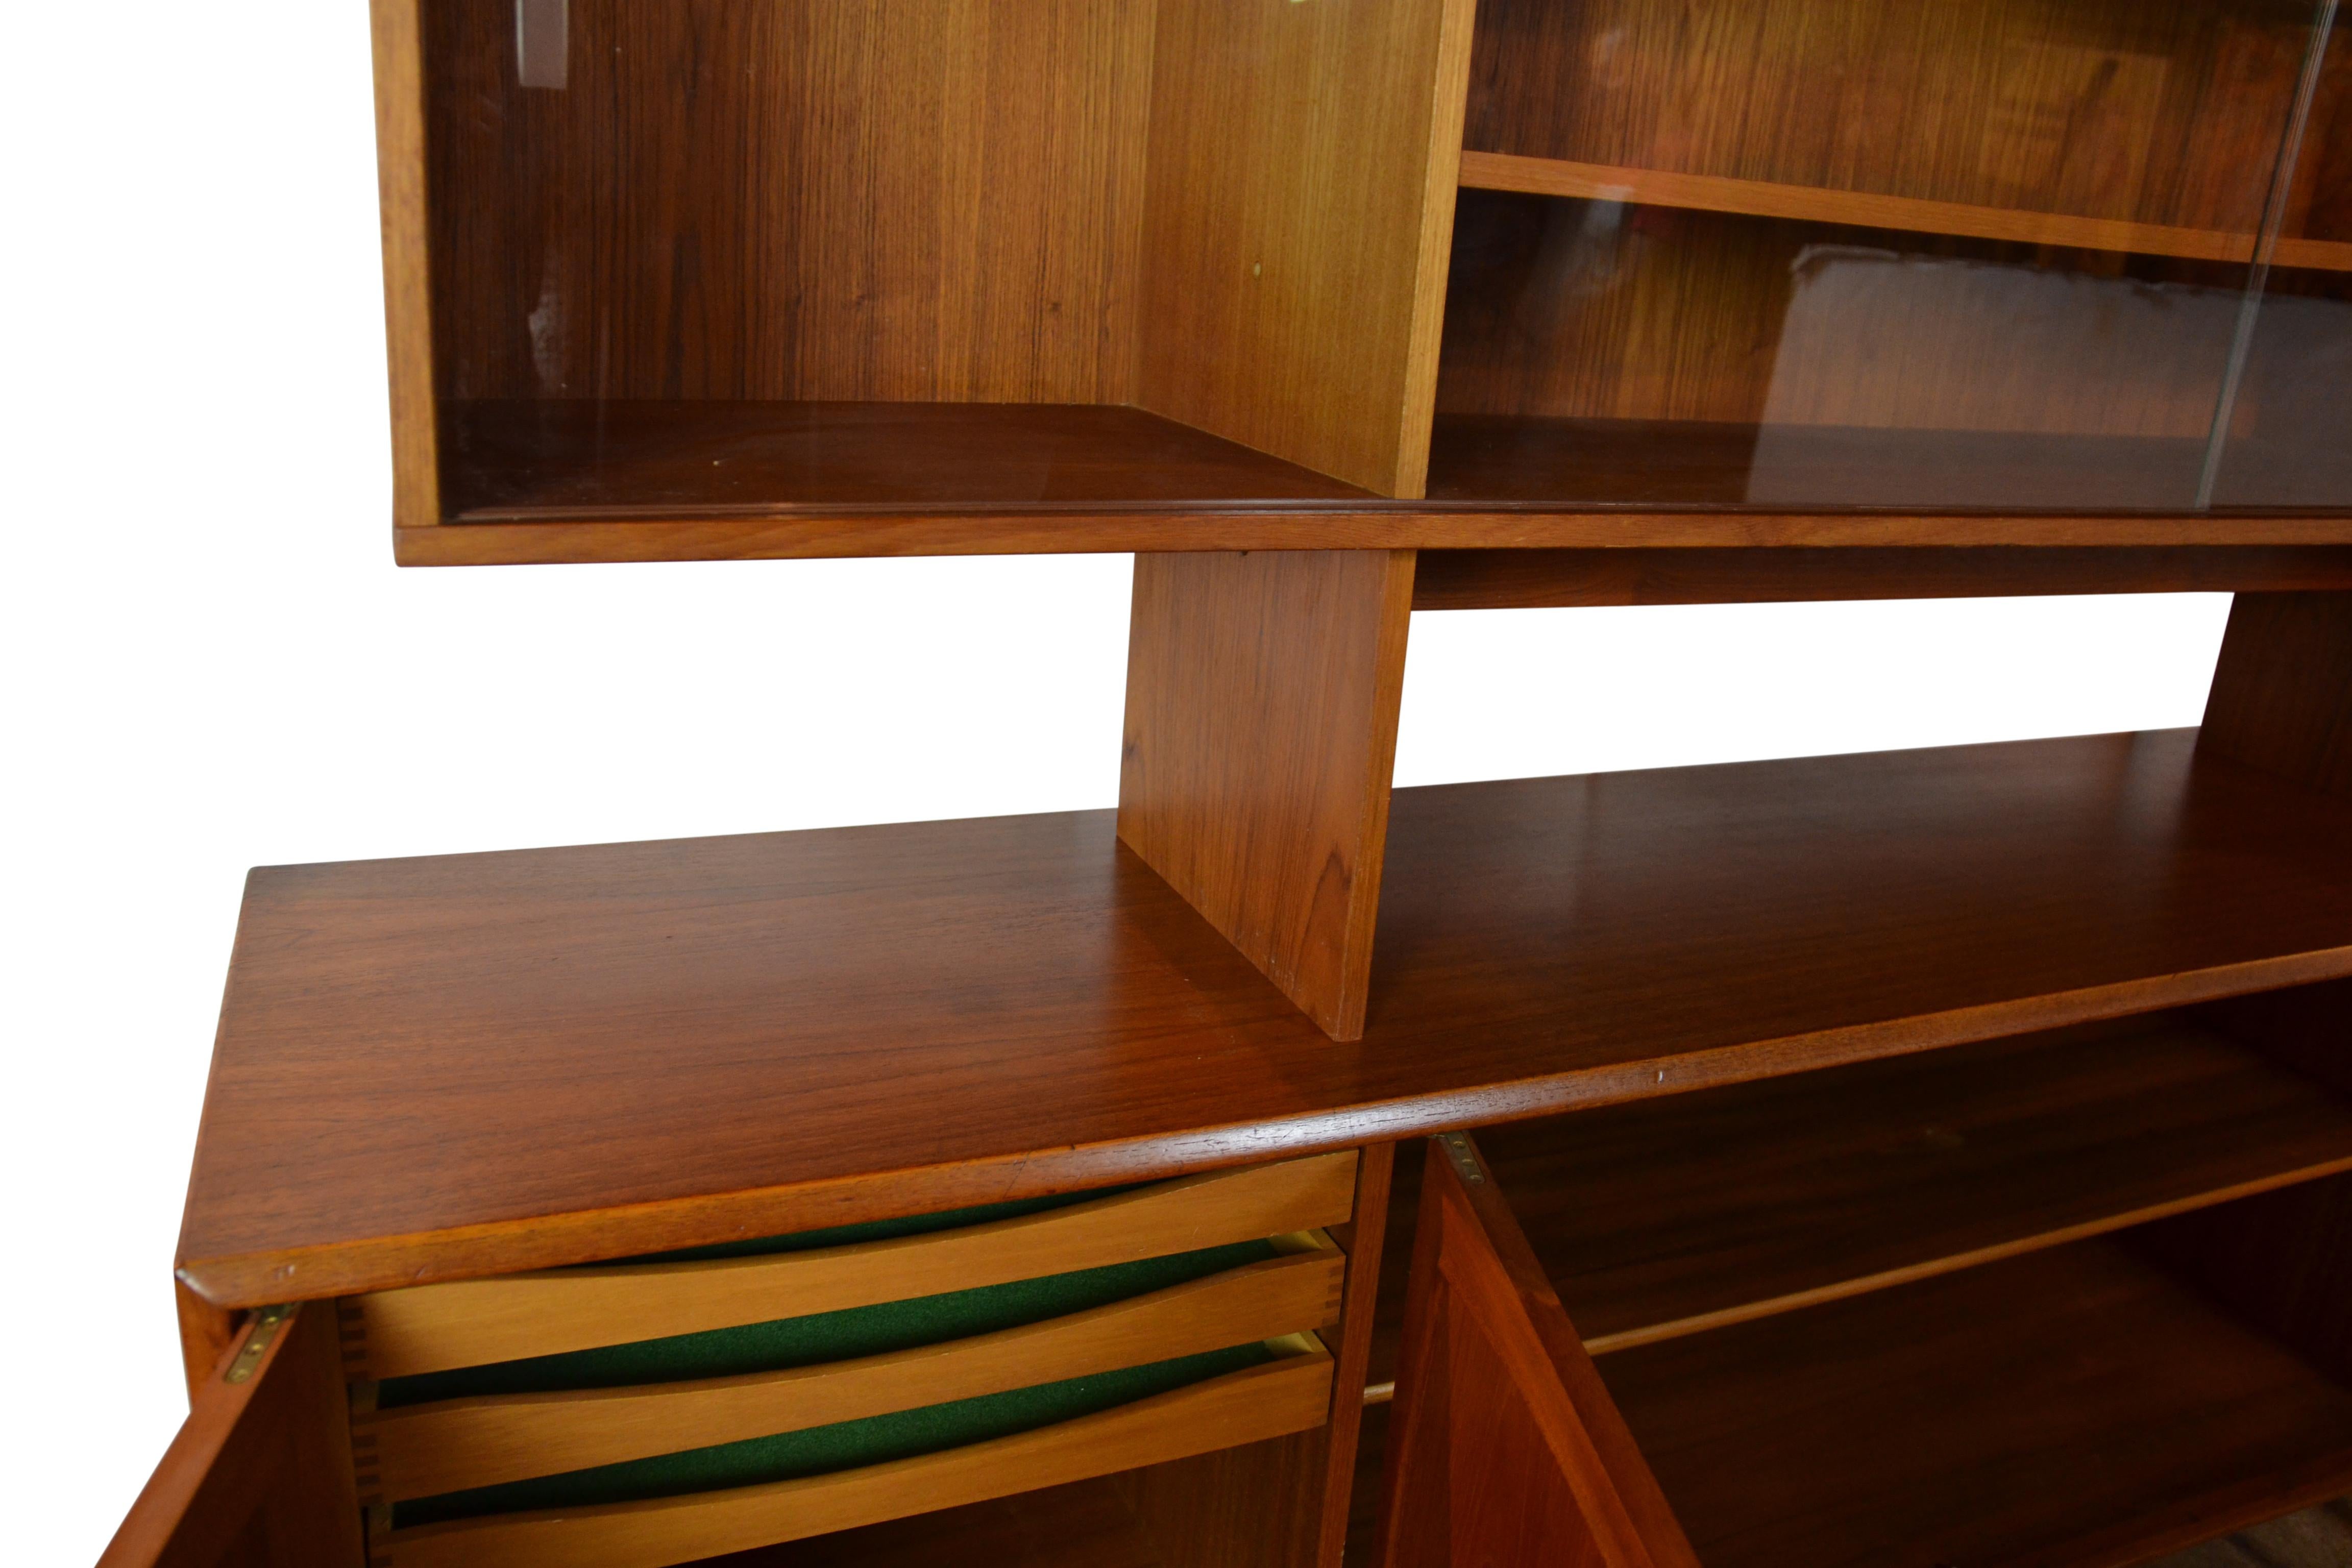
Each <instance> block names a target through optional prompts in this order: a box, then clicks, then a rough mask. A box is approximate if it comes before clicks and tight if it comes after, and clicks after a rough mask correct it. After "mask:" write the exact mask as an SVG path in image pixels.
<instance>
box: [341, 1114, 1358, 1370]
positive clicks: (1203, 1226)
mask: <svg viewBox="0 0 2352 1568" xmlns="http://www.w3.org/2000/svg"><path fill="white" fill-rule="evenodd" d="M1356 1165H1357V1155H1356V1152H1355V1151H1354V1150H1352V1149H1340V1150H1333V1151H1330V1152H1324V1153H1318V1154H1308V1155H1305V1156H1303V1157H1301V1158H1298V1159H1294V1160H1273V1161H1265V1162H1260V1163H1251V1164H1247V1165H1240V1166H1235V1167H1233V1168H1230V1169H1226V1170H1219V1171H1211V1172H1207V1173H1202V1174H1199V1175H1192V1176H1184V1177H1180V1178H1178V1179H1176V1180H1174V1181H1171V1182H1157V1183H1152V1184H1149V1185H1146V1186H1143V1187H1141V1188H1139V1189H1135V1190H1132V1191H1126V1192H1113V1193H1108V1194H1100V1195H1098V1196H1095V1197H1092V1198H1089V1199H1088V1200H1087V1201H1085V1202H1083V1203H1076V1204H1068V1205H1063V1206H1061V1207H1057V1208H1050V1209H1047V1210H1045V1211H1044V1212H1043V1213H1039V1214H1028V1215H1014V1216H1013V1217H1011V1218H1009V1219H997V1220H990V1221H986V1222H984V1223H981V1224H977V1225H967V1226H953V1227H950V1228H948V1229H943V1230H936V1231H929V1232H925V1233H922V1234H919V1235H915V1236H902V1237H887V1238H885V1239H881V1240H875V1241H862V1242H852V1243H848V1244H845V1245H842V1246H837V1247H817V1248H812V1249H809V1250H806V1251H799V1252H784V1253H771V1254H764V1255H758V1256H753V1257H750V1258H713V1259H700V1260H695V1261H684V1262H651V1263H635V1264H632V1263H622V1264H620V1265H618V1266H615V1267H613V1268H558V1269H531V1270H524V1271H520V1272H516V1271H508V1272H502V1273H500V1274H499V1275H497V1276H495V1277H493V1278H488V1279H470V1280H445V1281H440V1282H436V1283H434V1284H430V1285H418V1286H409V1287H405V1288H403V1289H394V1290H386V1291H373V1292H367V1293H363V1294H359V1295H352V1296H347V1297H345V1298H344V1299H343V1300H342V1302H341V1316H342V1317H343V1318H344V1320H345V1330H344V1334H343V1351H344V1357H343V1360H344V1368H345V1372H346V1373H347V1375H349V1376H350V1377H352V1378H354V1379H359V1380H366V1381H375V1380H380V1379H383V1378H387V1377H405V1376H410V1375H414V1374H415V1373H432V1372H446V1371H449V1370H452V1369H454V1368H457V1367H465V1366H480V1365H485V1364H488V1363H496V1362H502V1361H514V1360H520V1359H524V1358H528V1357H531V1356H541V1355H553V1354H561V1353H563V1352H570V1351H582V1350H592V1349H595V1348H597V1347H599V1346H603V1345H611V1344H620V1343H625V1342H631V1341H635V1340H641V1339H644V1338H646V1337H647V1336H648V1335H649V1334H682V1333H698V1332H703V1331H709V1330H713V1329H725V1328H737V1327H741V1326H743V1325H745V1324H748V1323H760V1322H769V1321H774V1320H776V1319H779V1318H787V1317H802V1316H806V1315H808V1314H811V1313H817V1312H833V1311H840V1310H845V1309H848V1308H853V1307H866V1306H873V1305H877V1304H878V1303H880V1302H884V1301H897V1300H908V1299H910V1298H912V1297H918V1296H929V1295H938V1294H940V1293H942V1292H945V1291H950V1290H968V1289H976V1288H980V1287H984V1286H991V1285H1003V1284H1010V1283H1013V1281H1016V1280H1021V1279H1042V1278H1045V1277H1048V1276H1051V1275H1055V1274H1061V1273H1067V1272H1069V1271H1071V1270H1074V1269H1080V1268H1099V1267H1102V1266H1104V1265H1106V1264H1114V1263H1127V1262H1134V1261H1139V1260H1140V1259H1142V1258H1151V1257H1158V1256H1162V1255H1165V1254H1166V1253H1169V1252H1171V1251H1183V1250H1186V1249H1188V1248H1194V1247H1215V1246H1223V1245H1228V1244H1232V1243H1238V1242H1244V1241H1253V1240H1257V1239H1261V1238H1263V1237H1267V1236H1280V1235H1285V1234H1287V1233H1289V1232H1292V1231H1295V1230H1297V1229H1299V1228H1301V1227H1313V1226H1325V1225H1339V1224H1344V1223H1345V1222H1346V1221H1347V1219H1348V1217H1349V1211H1350V1210H1351V1208H1352V1207H1353V1205H1354V1201H1355V1184H1356Z"/></svg>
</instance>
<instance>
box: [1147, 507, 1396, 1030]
mask: <svg viewBox="0 0 2352 1568" xmlns="http://www.w3.org/2000/svg"><path fill="white" fill-rule="evenodd" d="M1412 561H1413V558H1412V552H1409V551H1255V552H1241V553H1233V554H1217V555H1202V554H1185V555H1142V556H1138V557H1137V558H1136V563H1135V605H1134V611H1133V615H1132V616H1131V618H1130V621H1129V626H1130V628H1131V629H1130V630H1129V640H1128V665H1127V719H1126V729H1125V734H1124V740H1123V743H1122V746H1121V749H1120V752H1119V779H1118V837H1119V842H1121V843H1122V844H1124V845H1126V846H1127V847H1129V849H1131V850H1133V851H1134V852H1135V853H1136V854H1137V855H1139V856H1140V857H1141V858H1142V859H1143V860H1144V861H1145V863H1146V864H1148V865H1150V867H1151V868H1152V869H1153V870H1155V871H1158V872H1159V873H1160V875H1161V876H1162V877H1165V878H1166V879H1168V882H1169V884H1170V886H1171V887H1173V888H1174V889H1176V890H1177V891H1178V892H1180V893H1181V894H1182V895H1183V896H1184V898H1185V900H1187V901H1188V902H1190V903H1191V904H1192V907H1193V908H1195V909H1197V910H1200V911H1201V913H1202V915H1203V916H1204V917H1206V918H1207V920H1208V921H1209V923H1210V924H1211V925H1213V926H1215V927H1216V928H1217V929H1218V930H1219V931H1223V933H1224V934H1225V935H1226V937H1227V938H1229V939H1230V940H1231V941H1232V942H1233V943H1234V946H1235V947H1236V948H1238V949H1239V950H1240V951H1241V952H1242V954H1243V955H1244V957H1246V958H1247V959H1249V960H1250V962H1251V963H1255V964H1256V965H1257V966H1258V968H1259V969H1261V970H1263V971H1264V972H1265V974H1266V976H1267V977H1268V978H1269V979H1271V980H1272V981H1273V982H1274V983H1275V984H1276V985H1277V986H1279V987H1280V988H1281V990H1282V992H1283V994H1285V995H1286V996H1288V997H1289V998H1290V999H1291V1000H1292V1001H1294V1002H1296V1003H1297V1004H1298V1005H1299V1007H1300V1008H1301V1009H1302V1010H1303V1011H1304V1012H1305V1013H1306V1014H1307V1016H1308V1017H1310V1018H1312V1019H1314V1020H1315V1022H1316V1023H1317V1024H1318V1026H1321V1027H1322V1028H1323V1029H1324V1031H1325V1032H1327V1033H1328V1034H1329V1035H1330V1036H1331V1037H1332V1038H1334V1039H1338V1040H1352V1039H1355V1038H1357V1037H1360V1036H1361V1035H1362V1033H1363V1028H1364V991H1365V986H1366V984H1367V983H1368V982H1369V980H1370V973H1371V962H1372V931H1373V921H1374V919H1375V916H1376V914H1377V912H1378V910H1379V906H1380V893H1381V851H1382V849H1383V847H1385V845H1386V844H1387V841H1388V819H1389V783H1390V775H1391V772H1392V771H1393V767H1394V763H1395V761H1396V733H1397V714H1398V708H1399V705H1400V703H1401V702H1402V700H1403V695H1404V650H1405V633H1406V629H1407V626H1409V624H1410V622H1411V619H1412Z"/></svg>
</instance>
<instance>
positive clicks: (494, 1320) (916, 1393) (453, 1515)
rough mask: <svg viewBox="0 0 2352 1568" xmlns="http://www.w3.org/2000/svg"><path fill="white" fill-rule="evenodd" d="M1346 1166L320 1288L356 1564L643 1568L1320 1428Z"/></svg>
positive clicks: (1269, 1171) (1348, 1203)
mask: <svg viewBox="0 0 2352 1568" xmlns="http://www.w3.org/2000/svg"><path fill="white" fill-rule="evenodd" d="M1356 1163H1357V1156H1356V1153H1355V1152H1354V1151H1342V1152H1338V1153H1335V1154H1325V1155H1315V1156H1311V1157H1307V1158H1303V1159H1297V1160H1290V1161H1285V1162H1282V1163H1276V1164H1271V1165H1262V1166H1254V1167H1250V1168H1247V1169H1244V1170H1237V1171H1225V1172H1218V1173H1211V1174H1208V1175H1204V1176H1196V1177H1189V1178H1184V1179H1181V1180H1178V1181H1171V1182H1162V1183H1158V1184H1152V1185H1150V1186H1145V1187H1139V1188H1134V1189H1130V1190H1127V1191H1123V1192H1118V1193H1113V1194H1107V1195H1103V1196H1099V1197H1089V1198H1083V1199H1080V1200H1077V1201H1075V1202H1071V1203H1067V1204H1065V1205H1061V1206H1057V1207H1054V1208H1050V1209H1046V1210H1044V1211H1042V1212H1030V1213H1024V1214H1021V1215H1016V1216H1013V1217H991V1218H985V1219H983V1220H982V1222H980V1223H962V1224H958V1223H955V1222H956V1221H958V1220H961V1219H962V1218H964V1217H965V1216H964V1215H961V1214H959V1215H951V1216H950V1215H942V1216H933V1218H934V1219H938V1220H945V1221H947V1222H949V1223H948V1224H946V1225H945V1226H942V1227H941V1228H934V1229H930V1230H927V1231H924V1232H922V1233H921V1234H916V1235H898V1236H894V1237H889V1238H887V1239H864V1238H861V1239H859V1240H857V1241H856V1242H855V1243H852V1244H849V1245H838V1246H817V1247H805V1246H803V1247H800V1248H799V1249H794V1250H781V1251H763V1252H761V1253H759V1254H757V1255H754V1256H749V1257H744V1256H732V1257H725V1258H692V1259H670V1260H647V1261H639V1262H624V1263H619V1264H613V1265H606V1266H600V1267H593V1268H570V1269H558V1270H548V1271H544V1272H541V1273H535V1274H530V1275H523V1276H515V1277H509V1278H505V1279H485V1280H471V1281H462V1282H457V1283H451V1284H442V1285H433V1286H422V1287H417V1288H415V1289H406V1290H395V1291H386V1292H382V1293H379V1294H377V1295H374V1296H370V1297H364V1298H358V1299H353V1300H347V1301H345V1302H344V1303H342V1317H341V1321H342V1325H343V1354H344V1365H345V1371H346V1373H347V1375H348V1376H349V1377H350V1378H351V1380H352V1384H353V1394H354V1400H353V1407H354V1415H353V1416H352V1450H353V1457H354V1459H355V1461H356V1470H357V1473H358V1479H359V1490H360V1498H361V1501H362V1506H363V1507H364V1508H365V1509H366V1510H367V1512H368V1516H369V1520H370V1529H369V1538H370V1548H371V1552H372V1555H373V1557H374V1558H375V1559H376V1560H377V1561H378V1562H379V1563H386V1562H388V1563H417V1564H429V1563H456V1564H493V1563H509V1562H512V1563H522V1562H542V1561H551V1562H563V1563H590V1562H593V1563H614V1564H620V1563H629V1564H633V1565H635V1568H655V1565H656V1564H658V1563H676V1562H685V1561H691V1560H692V1559H693V1558H696V1557H699V1556H707V1555H711V1554H715V1553H717V1552H724V1551H731V1550H735V1549H736V1548H737V1547H740V1546H752V1545H758V1544H761V1543H763V1542H777V1541H784V1540H790V1539H796V1538H799V1537H801V1536H804V1535H810V1534H817V1533H824V1532H826V1531H834V1530H838V1529H844V1528H847V1527H848V1526H849V1525H851V1524H857V1523H870V1522H877V1521H881V1520H884V1519H888V1518H892V1517H897V1516H898V1515H900V1514H905V1513H912V1512H922V1511H927V1510H931V1509H936V1508H943V1507H947V1506H950V1505H951V1504H952V1503H954V1502H958V1501H970V1500H981V1499H983V1498H986V1497H991V1496H1001V1495H1004V1494H1006V1493H1010V1492H1015V1491H1025V1490H1030V1489H1036V1488H1040V1487H1045V1486H1049V1485H1054V1484H1057V1483H1058V1482H1059V1481H1060V1480H1063V1479H1084V1478H1086V1477H1088V1476H1095V1475H1101V1474H1107V1473H1109V1472H1110V1471H1114V1470H1119V1469H1126V1468H1132V1467H1135V1466H1139V1465H1144V1464H1150V1463H1155V1462H1158V1461H1159V1460H1160V1459H1163V1458H1180V1457H1182V1456H1184V1455H1189V1454H1193V1453H1200V1452H1203V1451H1206V1450H1208V1449H1211V1448H1218V1447H1231V1446H1234V1445H1237V1444H1241V1443H1246V1442H1250V1441H1255V1440H1256V1438H1258V1437H1260V1436H1276V1435H1280V1434H1283V1433H1288V1432H1294V1431H1298V1430H1302V1429H1304V1428H1306V1427H1308V1426H1317V1425H1319V1424H1321V1423H1322V1422H1323V1421H1324V1420H1326V1419H1327V1418H1328V1408H1329V1394H1330V1386H1331V1380H1332V1365H1331V1358H1330V1357H1329V1355H1328V1352H1326V1351H1325V1350H1324V1348H1323V1345H1322V1342H1321V1341H1320V1340H1319V1339H1318V1337H1317V1335H1316V1331H1318V1330H1323V1329H1327V1328H1329V1327H1332V1326H1334V1325H1336V1324H1337V1323H1338V1322H1339V1312H1340V1301H1341V1295H1342V1289H1343V1286H1344V1283H1345V1278H1346V1271H1347V1259H1346V1258H1345V1257H1344V1255H1343V1254H1342V1253H1341V1252H1340V1250H1339V1247H1336V1246H1335V1245H1334V1244H1333V1243H1332V1241H1331V1239H1330V1237H1328V1235H1327V1234H1325V1231H1324V1229H1323V1227H1324V1226H1332V1225H1338V1224H1340V1223H1343V1222H1345V1221H1346V1220H1347V1219H1349V1217H1350V1215H1351V1214H1352V1212H1353V1208H1354V1198H1355V1178H1356ZM991 1213H994V1214H999V1215H1001V1213H1002V1211H1001V1210H997V1211H982V1214H983V1215H987V1214H991ZM853 1234H854V1233H853ZM868 1234H869V1235H870V1233H868ZM828 1239H831V1237H828V1236H824V1235H819V1236H817V1237H810V1238H802V1240H803V1242H805V1241H807V1240H817V1241H824V1240H828ZM755 1245H758V1246H760V1247H791V1246H792V1245H793V1238H782V1239H781V1240H780V1241H778V1242H774V1243H761V1244H755ZM581 1532H585V1533H584V1535H583V1534H582V1533H581ZM589 1537H593V1542H594V1544H593V1545H583V1543H582V1542H583V1540H586V1539H588V1538H589ZM713 1542H717V1544H713ZM730 1543H731V1544H730Z"/></svg>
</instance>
